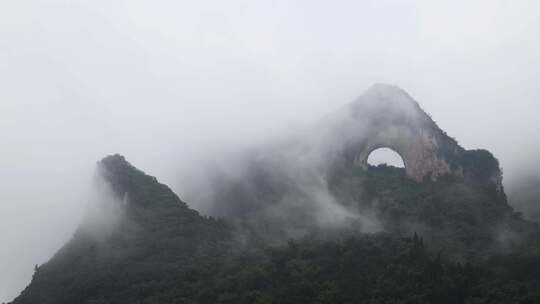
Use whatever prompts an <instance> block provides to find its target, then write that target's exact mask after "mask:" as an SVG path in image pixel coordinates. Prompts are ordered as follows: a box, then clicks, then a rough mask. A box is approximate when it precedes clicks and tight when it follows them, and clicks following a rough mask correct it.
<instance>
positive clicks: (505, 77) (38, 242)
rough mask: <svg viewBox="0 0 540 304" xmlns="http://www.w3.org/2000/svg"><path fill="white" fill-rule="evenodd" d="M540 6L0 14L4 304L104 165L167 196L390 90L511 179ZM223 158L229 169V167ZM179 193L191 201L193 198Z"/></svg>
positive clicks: (198, 7)
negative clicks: (231, 156)
mask: <svg viewBox="0 0 540 304" xmlns="http://www.w3.org/2000/svg"><path fill="white" fill-rule="evenodd" d="M539 12H540V2H538V1H493V0H489V1H440V2H439V1H433V0H429V1H428V0H426V1H381V0H377V1H359V0H354V1H314V0H305V1H290V0H287V1H277V0H272V1H250V0H242V1H236V0H228V1H200V0H199V1H178V0H167V1H166V0H147V1H140V0H123V1H121V0H87V1H77V0H72V1H67V0H48V1H46V0H43V1H38V0H2V1H0V302H1V301H7V300H11V299H12V298H13V297H14V296H15V295H17V294H18V293H19V292H20V290H21V289H22V288H23V287H24V286H25V285H26V284H27V283H28V281H29V279H30V277H31V274H32V272H33V267H34V265H35V264H41V263H43V262H45V261H46V260H47V259H48V258H50V256H51V255H52V254H53V253H54V252H55V251H56V250H57V249H58V248H59V247H60V246H61V245H62V244H63V243H64V242H65V241H66V240H67V239H68V238H69V237H70V236H71V235H72V233H73V230H74V228H75V227H76V225H77V222H78V220H79V216H80V213H81V210H82V206H83V205H84V203H85V202H86V200H87V198H86V192H87V191H88V188H89V180H90V178H91V176H92V172H93V169H94V166H95V162H96V161H97V160H99V159H100V158H101V157H103V156H105V155H107V154H111V153H116V152H118V153H121V154H124V155H125V156H126V157H127V159H128V160H129V161H131V162H132V163H133V164H134V165H136V166H138V167H140V168H142V169H144V170H146V171H147V172H149V173H150V174H152V175H156V176H157V177H158V178H159V179H160V180H162V181H164V182H167V183H170V184H171V186H172V187H173V188H174V189H175V190H177V191H178V192H181V190H182V187H181V185H178V183H175V181H177V179H176V177H177V176H178V174H180V173H179V172H184V173H185V172H190V170H196V168H194V166H195V165H194V164H197V162H200V161H201V160H202V159H205V158H213V159H216V158H217V159H219V158H220V157H221V156H222V155H225V154H222V153H220V152H221V151H224V150H228V149H229V150H230V149H234V148H235V147H238V146H244V145H246V143H253V142H263V141H264V139H265V138H266V137H268V136H271V135H273V134H278V133H279V132H281V130H290V129H294V128H296V127H299V126H303V125H305V124H307V123H309V122H312V121H314V120H316V119H317V118H319V117H321V116H324V115H325V114H327V113H330V112H331V111H333V110H335V109H337V108H339V107H340V106H342V105H343V104H345V103H347V102H349V101H351V100H353V99H354V98H355V97H357V96H358V95H360V94H361V93H362V91H364V90H365V89H366V88H368V87H369V86H370V85H371V84H373V83H376V82H385V83H390V84H395V85H398V86H400V87H402V88H403V89H405V90H407V91H408V92H409V93H410V94H411V96H413V97H414V98H415V99H416V100H417V101H418V102H419V103H420V105H421V106H422V107H423V108H424V109H425V110H426V111H427V112H428V113H430V114H431V115H432V117H433V118H434V120H435V121H436V122H437V123H438V124H439V126H440V127H441V128H442V129H444V130H445V131H447V132H448V133H449V135H451V136H453V137H455V138H456V139H457V140H458V141H459V142H460V143H461V144H462V145H463V146H464V147H465V148H469V149H471V148H486V149H489V150H491V151H492V152H493V153H494V154H495V155H496V156H497V157H498V158H499V159H500V161H501V165H502V166H503V169H504V171H505V174H506V177H507V178H509V177H510V178H511V177H512V176H513V175H516V174H517V172H518V168H520V166H522V165H524V164H526V165H527V166H528V167H529V168H534V166H537V167H538V154H539V152H540V128H539V126H540V120H539V113H540V56H539V54H540V18H539V14H540V13H539ZM222 161H226V159H223V160H222ZM180 195H181V193H180Z"/></svg>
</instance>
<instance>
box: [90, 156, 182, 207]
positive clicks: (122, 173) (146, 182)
mask: <svg viewBox="0 0 540 304" xmlns="http://www.w3.org/2000/svg"><path fill="white" fill-rule="evenodd" d="M97 172H98V174H99V176H100V177H101V178H103V180H104V181H105V182H107V183H108V184H109V185H110V186H111V189H112V191H113V193H114V194H115V195H116V196H117V197H118V198H121V199H122V200H126V201H127V203H128V204H130V205H137V206H142V207H147V206H150V205H165V204H171V203H172V204H180V205H183V206H186V205H185V203H184V202H182V201H181V200H180V199H179V198H178V197H177V196H176V194H175V193H174V192H173V191H172V190H171V189H170V188H169V187H168V186H166V185H164V184H161V183H159V182H158V180H157V179H156V178H155V177H154V176H150V175H148V174H146V173H144V172H143V171H141V170H139V169H137V168H136V167H135V166H133V165H132V164H130V163H129V162H128V161H127V160H126V158H125V157H124V156H122V155H120V154H113V155H109V156H106V157H104V158H103V159H102V160H101V161H99V162H98V164H97ZM156 196H159V197H158V198H159V200H156ZM186 208H187V206H186Z"/></svg>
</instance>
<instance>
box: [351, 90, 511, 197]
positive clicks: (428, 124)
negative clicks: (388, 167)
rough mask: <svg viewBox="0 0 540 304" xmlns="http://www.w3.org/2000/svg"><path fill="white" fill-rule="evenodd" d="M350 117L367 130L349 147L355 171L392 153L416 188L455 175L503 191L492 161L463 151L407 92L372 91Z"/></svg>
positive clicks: (356, 103) (484, 153) (483, 154)
mask: <svg viewBox="0 0 540 304" xmlns="http://www.w3.org/2000/svg"><path fill="white" fill-rule="evenodd" d="M348 111H349V113H350V115H351V116H352V119H354V120H358V121H362V122H363V125H362V128H363V129H362V130H359V132H358V136H357V137H356V138H354V140H353V141H352V142H350V143H348V145H347V147H346V151H347V155H346V156H347V157H348V158H349V159H350V158H352V162H353V164H354V165H355V166H357V167H361V168H367V159H368V156H369V154H370V153H371V152H373V151H374V150H376V149H378V148H390V149H392V150H394V151H396V152H397V153H398V154H399V155H401V157H402V158H403V161H404V163H405V170H406V172H407V176H409V177H410V178H412V179H413V180H416V181H418V182H421V181H422V180H423V179H424V178H429V179H432V180H436V179H437V178H439V177H442V176H446V175H453V176H456V177H460V178H470V179H481V180H489V181H491V182H492V183H493V184H494V185H495V186H496V187H497V188H498V189H501V184H502V175H501V170H500V169H499V163H498V161H497V160H496V159H495V158H494V157H493V155H491V154H490V153H489V152H487V151H467V150H465V149H463V148H462V147H461V146H459V144H458V143H457V142H456V141H455V140H454V139H453V138H451V137H449V136H448V135H446V133H445V132H443V131H442V130H441V129H440V128H439V127H438V126H437V124H436V123H435V122H434V121H433V120H432V119H431V118H430V117H429V116H428V115H427V114H426V113H425V112H424V111H423V110H422V109H421V108H420V106H419V105H418V103H417V102H416V101H415V100H413V99H412V98H411V97H410V96H409V95H408V94H407V93H406V92H405V91H404V90H402V89H400V88H398V87H395V86H390V85H383V84H377V85H374V86H373V87H371V88H370V89H369V90H368V91H367V92H366V93H364V95H362V96H361V97H360V98H358V99H357V100H356V101H354V102H353V103H352V104H351V105H350V106H349V109H348ZM341 127H342V128H347V127H349V126H346V125H344V126H341Z"/></svg>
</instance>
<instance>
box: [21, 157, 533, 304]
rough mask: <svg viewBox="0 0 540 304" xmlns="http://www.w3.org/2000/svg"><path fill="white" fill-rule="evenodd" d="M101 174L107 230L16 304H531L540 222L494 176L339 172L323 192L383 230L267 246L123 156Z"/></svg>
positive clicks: (45, 268) (73, 245)
mask: <svg viewBox="0 0 540 304" xmlns="http://www.w3.org/2000/svg"><path fill="white" fill-rule="evenodd" d="M100 168H101V169H100V171H101V174H102V175H103V176H104V178H105V179H106V180H107V181H108V182H109V183H110V184H111V186H112V188H113V191H114V192H115V194H116V195H117V196H118V197H119V198H125V197H127V202H128V203H127V205H126V206H124V209H123V213H122V217H121V218H120V220H119V221H118V223H117V225H116V226H115V228H114V229H113V230H112V231H110V232H108V233H104V234H101V235H98V236H96V235H95V234H94V233H90V231H92V230H91V229H90V226H91V223H83V224H82V225H81V227H80V228H79V230H78V231H77V233H76V234H75V235H74V237H73V239H72V240H71V241H70V242H69V243H68V244H66V245H65V246H64V248H62V249H61V250H60V251H59V252H58V253H57V254H56V255H55V256H54V257H53V258H52V259H51V260H50V261H49V262H48V263H46V264H44V265H41V266H39V267H36V270H35V274H34V277H33V279H32V282H31V284H30V285H29V286H28V288H26V289H25V290H24V291H23V292H22V294H21V295H20V296H19V297H18V298H17V299H15V300H14V301H13V304H36V303H39V304H49V303H51V304H52V303H54V304H74V303H78V304H79V303H80V304H125V303H140V304H156V303H168V304H169V303H172V304H174V303H201V304H203V303H235V304H238V303H258V304H267V303H283V304H285V303H291V304H292V303H294V304H298V303H321V304H322V303H371V304H375V303H392V304H396V303H471V304H473V303H540V250H538V248H540V247H539V246H538V243H537V241H536V243H535V242H534V241H531V239H534V238H536V240H539V239H540V238H538V230H539V229H538V227H537V226H535V225H534V224H531V223H528V222H526V221H524V220H522V219H521V218H520V217H519V216H517V215H516V214H514V213H513V211H512V210H511V208H509V207H508V205H507V204H506V198H505V196H504V193H502V192H499V191H498V190H497V189H495V188H494V187H493V186H492V185H491V184H487V183H486V184H483V183H481V182H479V183H478V184H474V183H472V184H471V183H469V182H465V181H464V180H456V179H442V180H439V181H437V182H432V181H428V180H426V181H425V182H423V183H416V182H413V181H410V180H408V179H407V178H406V177H405V176H404V172H403V170H400V169H396V168H392V167H386V166H379V167H371V168H370V169H369V170H368V171H367V172H366V171H361V170H355V169H350V170H348V171H343V172H340V173H339V174H336V175H335V176H334V177H333V178H331V179H330V180H329V183H330V189H331V191H332V193H333V194H334V195H335V196H336V198H338V199H339V201H340V202H342V203H343V204H345V205H347V206H354V207H357V208H361V209H369V210H371V211H373V212H374V213H375V214H376V216H377V217H378V218H379V220H380V221H381V223H382V224H383V226H384V229H385V231H386V232H385V233H376V234H360V233H356V232H354V231H353V233H351V231H350V230H347V231H342V232H336V233H334V234H333V235H332V237H328V236H327V235H324V236H323V235H322V234H321V233H320V231H318V230H317V229H314V231H313V233H311V234H308V235H307V236H304V237H302V238H299V239H296V240H289V241H285V242H283V243H281V244H277V245H272V246H270V245H266V244H267V242H265V239H264V234H256V233H253V234H246V233H245V231H246V229H239V228H238V227H239V226H238V225H233V224H232V223H230V222H228V220H224V219H214V218H206V217H203V216H200V215H199V214H198V213H197V212H196V211H194V210H192V209H189V208H188V206H187V205H186V204H185V203H183V202H182V201H181V200H180V199H179V198H178V197H177V196H176V195H175V194H174V193H173V192H172V191H171V190H170V189H169V188H168V187H167V186H165V185H162V184H160V183H158V182H157V180H156V179H155V178H154V177H151V176H148V175H146V174H144V173H143V172H141V171H139V170H137V169H136V168H134V167H132V166H131V165H130V164H129V163H127V162H126V161H125V160H124V159H123V158H122V157H121V156H111V157H108V158H106V159H105V160H103V161H102V162H101V163H100ZM270 195H271V194H270ZM345 230H346V229H345ZM416 232H418V233H416Z"/></svg>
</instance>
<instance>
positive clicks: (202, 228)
mask: <svg viewBox="0 0 540 304" xmlns="http://www.w3.org/2000/svg"><path fill="white" fill-rule="evenodd" d="M98 176H99V178H98V181H97V184H98V188H99V189H98V191H101V190H105V191H106V192H108V191H107V188H108V189H109V190H111V191H110V192H111V194H112V196H113V197H112V199H111V200H109V203H110V204H113V205H108V206H107V205H103V204H102V205H100V206H99V207H98V209H99V210H94V212H97V213H96V214H92V215H89V217H87V218H86V219H85V221H84V222H83V223H82V225H81V226H80V227H79V229H78V230H77V232H76V233H75V235H74V237H73V239H72V240H71V241H70V242H68V243H67V244H66V245H65V246H64V247H63V248H62V249H61V250H60V251H59V252H58V253H57V254H56V255H55V256H54V257H53V258H52V259H51V260H50V261H49V262H47V263H46V264H44V265H41V266H39V267H37V268H36V271H35V274H34V276H33V279H32V282H31V283H30V285H29V286H28V288H26V290H24V291H23V292H22V293H21V295H20V296H19V297H18V298H16V299H15V300H14V301H13V303H14V304H20V303H42V304H45V303H54V304H61V303H70V304H73V303H140V302H141V301H142V300H143V299H145V298H147V297H149V296H151V295H153V294H155V293H157V292H158V291H159V290H157V289H158V288H159V289H163V288H167V287H168V286H169V287H170V284H172V283H173V282H174V278H175V276H178V275H180V274H182V273H184V272H186V271H187V270H188V269H190V267H192V265H193V264H194V263H195V260H196V259H201V258H204V259H206V262H211V261H212V260H213V259H215V258H218V257H219V256H222V255H224V254H225V253H226V252H227V250H228V248H229V244H230V243H231V234H230V229H229V227H227V226H226V225H225V224H224V223H223V222H222V221H217V220H214V219H211V218H203V217H202V216H200V215H199V214H198V213H197V212H196V211H194V210H192V209H189V208H188V207H187V205H186V204H185V203H184V202H182V201H181V200H180V199H179V198H178V197H177V196H176V195H175V194H174V193H173V192H172V191H171V190H170V189H169V188H168V187H167V186H165V185H163V184H160V183H159V182H158V181H157V180H156V179H155V178H154V177H152V176H149V175H146V174H145V173H143V172H142V171H140V170H138V169H136V168H135V167H133V166H132V165H130V164H129V163H128V162H127V161H126V160H125V159H124V158H123V157H122V156H120V155H113V156H109V157H106V158H104V159H103V160H102V161H101V162H99V164H98ZM101 179H102V180H101ZM105 197H106V196H103V195H100V199H101V201H99V202H96V203H103V200H104V198H105ZM113 213H114V214H113ZM96 218H97V220H96ZM103 218H107V219H108V220H107V221H103Z"/></svg>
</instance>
